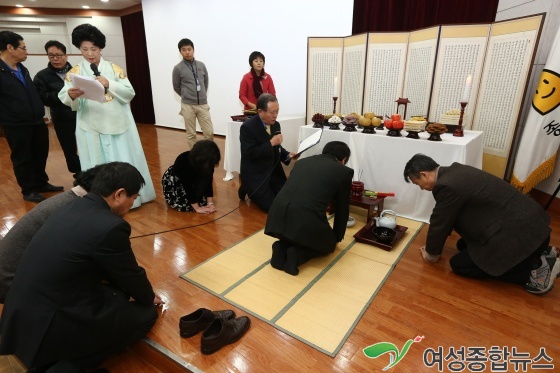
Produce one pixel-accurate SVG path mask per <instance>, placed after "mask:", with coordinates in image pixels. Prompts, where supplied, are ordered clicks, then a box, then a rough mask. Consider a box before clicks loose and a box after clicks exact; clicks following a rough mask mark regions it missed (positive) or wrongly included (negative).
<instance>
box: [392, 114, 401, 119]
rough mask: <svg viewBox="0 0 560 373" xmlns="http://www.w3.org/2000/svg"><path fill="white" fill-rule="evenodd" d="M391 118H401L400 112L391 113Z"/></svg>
mask: <svg viewBox="0 0 560 373" xmlns="http://www.w3.org/2000/svg"><path fill="white" fill-rule="evenodd" d="M391 120H401V115H400V114H391Z"/></svg>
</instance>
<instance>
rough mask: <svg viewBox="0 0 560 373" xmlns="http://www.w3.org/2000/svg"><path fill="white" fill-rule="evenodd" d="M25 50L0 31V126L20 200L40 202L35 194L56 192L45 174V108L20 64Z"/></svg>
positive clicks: (18, 39)
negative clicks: (2, 130)
mask: <svg viewBox="0 0 560 373" xmlns="http://www.w3.org/2000/svg"><path fill="white" fill-rule="evenodd" d="M26 59H27V47H26V45H25V42H24V41H23V38H22V37H21V35H18V34H16V33H15V32H12V31H0V125H2V126H4V134H5V135H6V140H7V141H8V145H9V146H10V150H11V152H12V153H11V155H10V159H11V161H12V165H13V168H14V174H15V176H16V180H17V183H18V184H19V186H20V188H21V194H23V199H24V200H26V201H29V202H41V201H43V200H44V199H45V197H44V196H42V195H41V194H39V193H43V192H59V191H61V190H63V188H62V187H61V186H54V185H51V184H49V182H48V181H49V177H48V176H47V173H46V172H45V167H46V165H47V156H48V155H49V131H48V129H47V126H46V124H45V122H44V121H43V116H44V114H45V107H44V106H43V102H42V101H41V98H40V97H39V94H38V93H37V90H36V89H35V86H34V85H33V81H32V80H31V76H30V75H29V71H28V70H27V69H26V68H25V66H23V64H22V62H23V61H25V60H26Z"/></svg>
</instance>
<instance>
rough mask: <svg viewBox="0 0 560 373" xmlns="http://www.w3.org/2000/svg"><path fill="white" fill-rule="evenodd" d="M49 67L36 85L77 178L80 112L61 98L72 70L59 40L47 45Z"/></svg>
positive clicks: (69, 168)
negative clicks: (78, 116) (77, 132)
mask: <svg viewBox="0 0 560 373" xmlns="http://www.w3.org/2000/svg"><path fill="white" fill-rule="evenodd" d="M45 51H46V52H47V57H48V58H49V64H48V65H47V68H46V69H43V70H41V71H39V72H38V73H37V75H35V78H34V79H33V83H35V87H37V91H38V92H39V96H41V100H43V103H44V104H45V106H48V107H49V108H50V109H51V118H52V121H53V124H54V129H55V131H56V137H58V141H59V142H60V146H61V148H62V152H63V153H64V157H65V158H66V166H67V167H68V171H70V172H71V173H73V174H74V178H76V176H77V174H78V173H80V171H81V167H80V158H79V157H78V148H77V146H76V112H75V111H72V109H71V108H70V106H67V105H64V104H63V103H62V102H61V101H60V100H59V98H58V92H60V90H61V89H62V87H64V78H65V77H66V73H67V72H68V71H69V70H70V69H71V68H72V65H70V63H69V62H68V56H67V55H66V46H65V45H64V44H62V43H61V42H59V41H57V40H49V41H48V42H47V43H46V44H45Z"/></svg>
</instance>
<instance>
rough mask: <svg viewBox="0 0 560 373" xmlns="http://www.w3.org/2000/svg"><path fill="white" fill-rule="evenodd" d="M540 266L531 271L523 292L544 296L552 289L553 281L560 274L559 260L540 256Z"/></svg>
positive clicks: (544, 255)
mask: <svg viewBox="0 0 560 373" xmlns="http://www.w3.org/2000/svg"><path fill="white" fill-rule="evenodd" d="M540 259H541V266H540V267H539V268H537V269H533V270H532V271H531V275H530V277H529V282H528V283H527V284H525V290H527V291H528V292H529V293H532V294H546V293H548V292H549V291H550V290H552V288H553V287H554V280H555V279H556V277H558V275H559V274H560V260H559V259H558V258H556V256H554V257H551V256H548V255H546V254H543V255H541V258H540Z"/></svg>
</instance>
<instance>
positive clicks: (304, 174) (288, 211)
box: [264, 141, 354, 276]
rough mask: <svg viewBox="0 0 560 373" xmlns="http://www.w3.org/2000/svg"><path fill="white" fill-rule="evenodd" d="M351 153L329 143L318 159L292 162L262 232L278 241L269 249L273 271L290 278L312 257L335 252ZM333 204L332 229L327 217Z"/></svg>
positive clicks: (348, 189) (349, 179) (345, 212)
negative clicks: (282, 271) (280, 271)
mask: <svg viewBox="0 0 560 373" xmlns="http://www.w3.org/2000/svg"><path fill="white" fill-rule="evenodd" d="M348 158H350V148H349V147H348V145H346V144H345V143H343V142H340V141H331V142H329V143H328V144H327V145H325V147H324V148H323V153H322V154H320V155H315V156H311V157H309V158H305V159H302V160H300V161H298V162H297V163H296V165H295V166H294V169H293V170H292V172H291V173H290V178H289V179H288V181H287V182H286V185H284V187H283V188H282V190H281V191H280V193H278V195H277V196H276V199H274V202H273V203H272V207H271V208H270V211H269V214H268V218H267V220H266V226H265V229H264V232H265V233H266V234H267V235H269V236H272V237H276V238H278V241H276V242H275V243H274V244H273V245H272V258H271V260H270V264H271V265H272V267H274V268H276V269H279V270H284V271H285V272H286V273H289V274H291V275H293V276H296V275H297V274H298V273H299V270H298V266H300V265H301V264H303V263H305V262H307V261H308V260H309V259H311V258H316V257H319V256H324V255H327V254H330V253H332V252H333V251H334V249H335V247H336V244H337V242H340V241H342V239H343V238H344V233H345V232H346V224H347V222H348V215H349V208H350V192H351V188H352V176H354V170H352V169H351V168H349V167H346V166H345V165H346V163H347V162H348ZM331 202H333V204H334V209H335V211H334V224H333V228H331V227H330V225H329V222H328V220H327V216H326V212H325V211H326V209H327V206H328V205H329V203H331Z"/></svg>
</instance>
